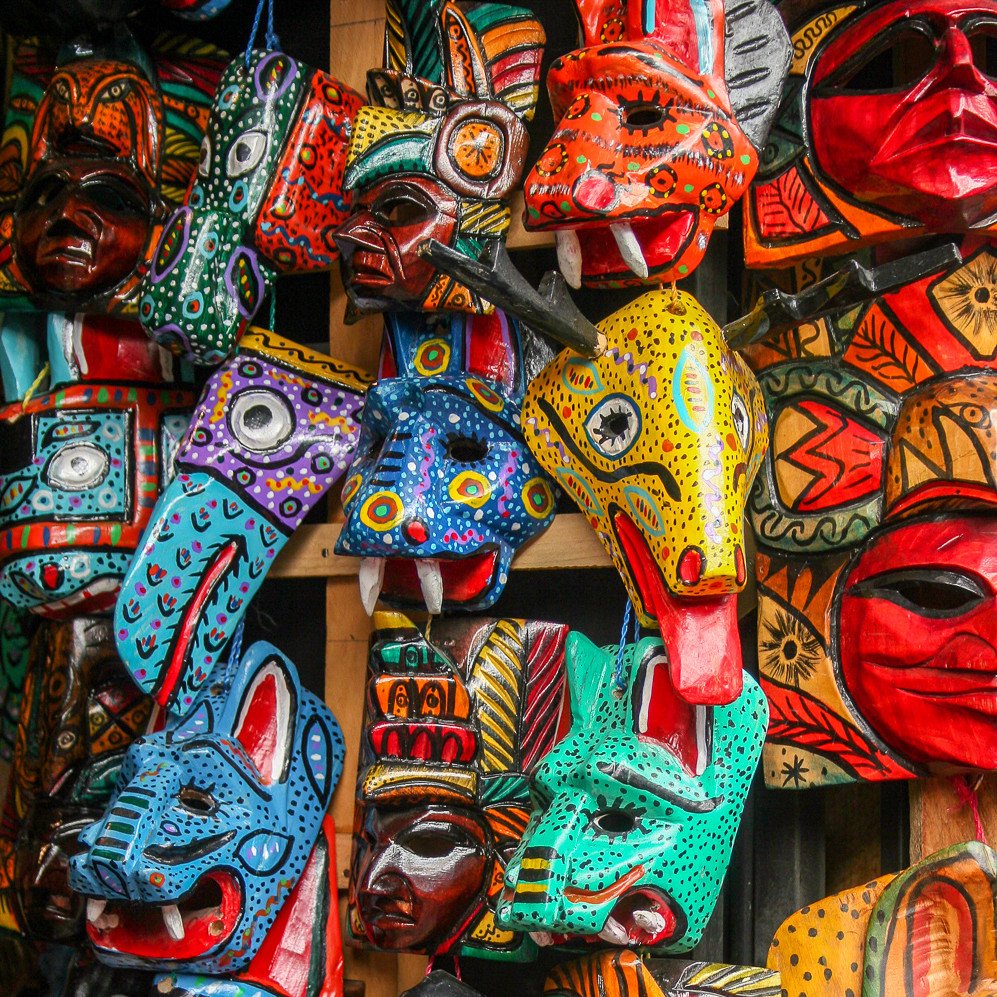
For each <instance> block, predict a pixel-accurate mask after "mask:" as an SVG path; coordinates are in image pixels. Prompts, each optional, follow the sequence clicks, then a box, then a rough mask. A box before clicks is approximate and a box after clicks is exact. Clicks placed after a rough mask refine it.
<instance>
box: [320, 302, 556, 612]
mask: <svg viewBox="0 0 997 997" xmlns="http://www.w3.org/2000/svg"><path fill="white" fill-rule="evenodd" d="M526 336H529V337H530V338H529V340H527V339H526V338H525V337H526ZM524 347H525V348H524ZM540 352H542V351H540V350H539V349H534V340H533V338H532V335H531V334H529V333H525V334H524V332H523V330H522V328H521V327H520V326H519V325H518V323H517V322H516V321H515V320H514V319H511V318H509V317H508V316H506V315H504V314H503V313H502V312H499V311H496V312H494V313H493V314H492V315H479V316H463V315H459V316H458V315H447V316H433V317H424V316H420V315H416V314H413V313H403V314H398V315H394V314H389V315H387V316H386V335H385V347H384V350H383V353H382V359H381V370H380V380H379V381H378V383H377V384H376V385H375V387H373V388H372V389H371V390H370V392H369V393H368V395H367V403H366V407H365V408H364V412H363V418H362V423H361V432H360V442H359V443H358V445H357V452H356V456H355V457H354V460H353V464H352V465H351V467H350V476H349V477H348V478H347V480H346V484H345V486H344V487H343V507H344V509H345V511H346V522H345V524H344V525H343V531H342V533H341V534H340V538H339V542H338V543H337V545H336V553H337V554H351V555H353V556H356V557H361V558H363V561H362V563H361V567H360V592H361V597H362V599H363V602H364V605H365V607H366V608H367V611H368V612H372V611H373V608H374V603H375V602H376V600H377V597H378V594H379V593H381V594H383V596H384V598H385V600H386V601H388V602H391V603H394V604H400V605H417V606H419V605H422V604H423V602H424V603H425V605H426V607H427V608H428V609H429V611H430V612H431V613H439V612H440V611H441V610H443V609H454V608H459V609H465V610H480V609H485V608H487V607H489V606H491V605H493V604H494V603H495V601H496V600H497V599H498V597H499V596H500V595H501V594H502V590H503V588H504V587H505V583H506V581H507V580H508V575H509V566H510V564H511V562H512V557H513V554H514V553H515V551H516V550H517V548H518V547H519V546H520V544H522V543H524V542H525V541H527V540H529V539H530V538H531V537H534V536H536V535H537V534H538V533H540V532H541V531H543V530H544V529H546V528H547V527H548V526H549V525H550V523H551V521H552V519H553V518H554V491H553V487H552V485H551V484H550V483H549V481H548V479H547V478H546V476H545V475H544V473H543V471H542V470H541V469H540V466H539V464H538V463H537V462H536V460H535V459H534V457H533V455H532V454H531V453H530V451H529V449H528V448H527V447H526V445H525V444H524V442H523V435H522V430H521V428H520V417H519V409H520V405H521V403H522V400H523V393H524V391H525V388H526V383H527V381H528V380H529V373H530V370H535V369H536V366H535V365H536V362H537V361H538V360H539V362H542V361H543V360H544V359H546V358H547V357H546V356H543V357H538V356H537V354H538V353H540Z"/></svg>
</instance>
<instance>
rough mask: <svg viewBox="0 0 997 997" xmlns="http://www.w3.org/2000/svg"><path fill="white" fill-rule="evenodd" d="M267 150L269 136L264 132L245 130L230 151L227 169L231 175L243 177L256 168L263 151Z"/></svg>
mask: <svg viewBox="0 0 997 997" xmlns="http://www.w3.org/2000/svg"><path fill="white" fill-rule="evenodd" d="M266 151H267V136H266V134H265V133H264V132H260V131H248V132H243V133H242V134H241V135H240V136H239V137H238V138H237V139H236V140H235V141H234V142H233V143H232V147H231V148H230V149H229V151H228V161H227V163H226V171H227V173H228V175H229V176H230V177H241V176H244V175H245V174H246V173H248V172H249V171H250V170H252V169H255V168H256V167H257V166H258V165H259V162H260V160H261V159H262V158H263V153H265V152H266Z"/></svg>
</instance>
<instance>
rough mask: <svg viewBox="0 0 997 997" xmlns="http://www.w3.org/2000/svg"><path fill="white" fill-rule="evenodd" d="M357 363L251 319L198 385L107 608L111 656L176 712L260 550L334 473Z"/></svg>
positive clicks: (261, 569) (203, 674) (236, 613)
mask: <svg viewBox="0 0 997 997" xmlns="http://www.w3.org/2000/svg"><path fill="white" fill-rule="evenodd" d="M366 388H367V379H366V376H365V375H363V374H362V373H361V372H360V371H358V370H356V369H355V368H353V367H350V366H349V365H347V364H343V363H340V362H339V361H336V360H333V359H332V358H331V357H327V356H325V355H323V354H321V353H316V352H314V351H312V350H309V349H306V348H305V347H302V346H299V345H298V344H297V343H292V342H289V341H288V340H285V339H281V338H280V337H279V336H275V335H274V334H273V333H271V332H266V331H264V330H262V329H257V330H253V331H252V332H251V333H249V334H248V335H247V336H245V337H244V339H243V341H242V343H241V345H240V347H239V350H238V352H237V353H236V355H235V356H234V357H233V358H232V359H231V360H230V361H229V362H228V363H226V364H224V365H223V366H222V367H220V368H219V369H218V370H217V371H216V372H215V373H214V374H213V375H212V377H211V378H210V379H209V381H208V383H207V384H206V385H205V389H204V393H203V394H202V396H201V401H200V404H199V405H198V407H197V409H196V410H195V412H194V418H193V420H192V421H191V423H190V427H189V429H188V430H187V435H186V436H185V437H184V440H183V442H182V443H181V445H180V447H179V448H178V450H177V454H176V459H175V466H176V471H177V474H176V477H175V479H174V480H173V481H172V482H171V483H170V485H169V487H168V488H167V489H166V490H165V491H164V492H163V494H162V496H161V497H160V499H159V502H158V503H157V504H156V507H155V509H154V510H153V511H152V517H151V522H150V525H149V528H148V530H147V532H146V534H145V536H144V538H143V539H144V543H143V546H142V549H141V551H140V552H139V553H138V555H137V556H136V557H135V559H134V560H133V561H132V562H131V565H130V567H129V569H128V573H127V575H126V576H125V579H124V581H123V582H122V589H121V596H120V598H119V599H118V601H117V603H116V606H115V616H114V626H115V634H116V637H117V640H118V646H119V648H120V651H121V657H122V659H123V660H124V662H125V663H126V665H127V666H128V669H129V671H130V672H131V673H132V677H133V678H134V679H135V681H136V683H138V685H139V686H140V687H141V688H142V689H144V690H145V691H146V692H148V693H150V694H151V695H153V696H154V697H155V699H156V702H157V703H159V705H160V706H162V707H164V708H166V709H169V710H171V711H173V712H176V713H185V712H187V710H188V709H189V708H190V704H191V702H192V700H193V697H194V695H195V693H196V692H197V690H198V689H200V688H201V687H202V686H203V685H204V683H205V682H206V681H207V678H208V676H209V675H210V674H211V671H212V669H213V668H214V667H215V665H216V664H217V663H218V660H219V658H220V656H221V652H222V651H223V650H224V649H225V646H226V645H227V644H228V642H229V640H230V639H231V637H232V635H233V633H235V631H236V629H237V627H238V625H239V622H240V621H241V620H242V618H243V616H244V615H245V612H246V608H247V607H248V604H249V602H250V600H251V599H252V597H253V596H254V595H255V594H256V592H257V591H258V590H259V587H260V585H261V584H262V583H263V580H264V578H265V577H266V574H267V572H268V571H269V569H270V565H271V564H273V559H274V558H275V557H276V555H277V553H278V552H279V551H280V550H281V548H282V547H283V546H284V544H285V543H287V540H288V538H289V537H290V536H291V534H292V533H293V532H294V531H295V530H296V529H297V528H298V526H299V525H300V524H301V521H302V520H303V519H304V518H305V516H306V515H307V514H308V512H309V511H310V510H311V509H313V508H314V507H315V505H316V504H317V503H318V502H319V501H320V500H321V499H322V497H323V496H324V495H326V494H327V493H328V490H329V488H331V487H332V485H333V484H334V483H335V482H336V481H338V480H339V479H340V478H341V476H342V475H343V474H344V473H345V471H346V468H347V465H348V464H349V461H350V458H351V457H352V454H353V448H354V447H355V446H356V442H357V438H358V437H359V435H360V427H359V424H358V413H359V410H360V407H361V405H362V404H363V398H364V392H365V391H366Z"/></svg>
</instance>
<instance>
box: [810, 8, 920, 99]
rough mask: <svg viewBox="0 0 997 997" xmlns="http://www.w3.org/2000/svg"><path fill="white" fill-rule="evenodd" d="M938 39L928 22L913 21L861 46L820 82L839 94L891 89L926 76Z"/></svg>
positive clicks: (898, 89) (824, 86)
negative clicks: (936, 39) (933, 34)
mask: <svg viewBox="0 0 997 997" xmlns="http://www.w3.org/2000/svg"><path fill="white" fill-rule="evenodd" d="M936 53H937V46H936V43H935V39H934V37H933V36H932V33H931V30H930V28H929V27H928V26H927V25H926V24H921V23H919V22H910V23H909V24H907V25H904V26H903V27H901V28H900V29H898V30H896V31H892V32H888V33H887V34H886V35H885V36H879V37H877V38H876V39H875V40H874V41H872V42H870V43H869V44H868V45H866V46H865V47H864V48H862V49H860V50H859V51H858V52H857V53H856V54H855V55H854V56H853V57H852V58H851V59H849V60H848V61H847V62H846V63H845V64H844V65H843V66H842V67H841V68H840V69H839V70H838V71H837V72H835V73H832V74H831V76H829V77H828V79H827V80H826V81H825V82H824V83H823V84H822V85H821V87H820V90H821V91H823V90H824V89H825V88H827V89H830V90H833V91H834V92H835V93H838V94H849V93H852V94H859V93H892V92H899V91H902V90H907V89H909V88H910V87H912V86H913V85H914V84H915V83H917V82H919V81H920V80H923V79H924V77H925V76H926V75H927V74H928V72H929V70H930V69H931V67H932V66H933V65H934V62H935V57H936Z"/></svg>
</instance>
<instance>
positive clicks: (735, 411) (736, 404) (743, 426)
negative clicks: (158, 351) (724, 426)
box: [730, 395, 751, 451]
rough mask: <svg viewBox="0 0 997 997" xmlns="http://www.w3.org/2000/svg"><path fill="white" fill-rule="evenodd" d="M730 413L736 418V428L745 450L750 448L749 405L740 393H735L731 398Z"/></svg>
mask: <svg viewBox="0 0 997 997" xmlns="http://www.w3.org/2000/svg"><path fill="white" fill-rule="evenodd" d="M730 414H731V418H732V419H733V420H734V430H735V432H736V433H737V438H738V439H739V440H740V441H741V446H742V447H743V448H744V450H745V451H747V450H749V449H750V447H749V444H750V443H751V419H750V417H749V416H748V406H747V405H745V404H744V399H743V398H741V396H740V395H734V396H733V397H732V398H731V400H730Z"/></svg>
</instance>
